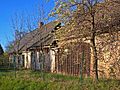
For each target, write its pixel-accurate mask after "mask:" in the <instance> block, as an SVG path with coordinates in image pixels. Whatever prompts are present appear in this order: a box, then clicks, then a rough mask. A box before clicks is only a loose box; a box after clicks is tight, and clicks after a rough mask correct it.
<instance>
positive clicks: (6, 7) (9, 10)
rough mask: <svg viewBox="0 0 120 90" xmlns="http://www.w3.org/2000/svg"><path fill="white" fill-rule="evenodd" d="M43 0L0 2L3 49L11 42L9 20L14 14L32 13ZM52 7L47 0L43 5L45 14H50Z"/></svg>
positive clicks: (11, 34) (0, 41)
mask: <svg viewBox="0 0 120 90" xmlns="http://www.w3.org/2000/svg"><path fill="white" fill-rule="evenodd" d="M43 1H45V0H0V44H1V45H2V47H3V49H4V50H5V47H6V46H7V44H8V43H9V41H12V40H13V36H14V34H13V30H12V27H11V18H12V17H13V16H14V14H15V13H16V12H17V13H21V12H23V11H24V12H26V11H27V12H29V13H32V12H34V10H35V8H36V5H38V4H40V5H41V3H43ZM53 7H54V1H53V0H49V2H48V3H47V5H45V12H48V13H49V12H50V10H52V8H53Z"/></svg>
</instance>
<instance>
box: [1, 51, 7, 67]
mask: <svg viewBox="0 0 120 90" xmlns="http://www.w3.org/2000/svg"><path fill="white" fill-rule="evenodd" d="M8 60H9V56H8V53H4V54H3V55H1V56H0V65H5V66H7V65H8V63H9V61H8Z"/></svg>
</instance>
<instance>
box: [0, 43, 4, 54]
mask: <svg viewBox="0 0 120 90" xmlns="http://www.w3.org/2000/svg"><path fill="white" fill-rule="evenodd" d="M3 53H4V50H3V48H2V46H1V44H0V55H2V54H3Z"/></svg>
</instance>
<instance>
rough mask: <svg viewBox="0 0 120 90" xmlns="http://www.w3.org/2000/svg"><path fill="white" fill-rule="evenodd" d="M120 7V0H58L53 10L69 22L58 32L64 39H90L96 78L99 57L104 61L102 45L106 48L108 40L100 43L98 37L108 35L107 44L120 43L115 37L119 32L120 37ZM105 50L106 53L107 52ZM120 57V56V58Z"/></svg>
mask: <svg viewBox="0 0 120 90" xmlns="http://www.w3.org/2000/svg"><path fill="white" fill-rule="evenodd" d="M119 8H120V3H119V1H118V0H114V1H113V0H57V1H56V6H55V9H54V10H53V12H52V13H51V15H52V16H56V17H58V19H60V20H61V21H63V23H64V25H65V27H63V28H61V29H60V30H59V32H58V34H57V35H58V38H59V39H60V40H61V41H63V40H65V39H68V38H79V41H80V40H81V41H88V40H89V41H90V45H91V48H92V53H91V54H92V55H93V64H94V65H93V70H94V71H95V74H96V78H98V60H101V57H100V56H99V54H100V53H99V52H101V50H100V48H101V49H103V47H104V46H103V47H101V45H103V42H104V41H103V42H101V43H99V44H97V42H96V41H97V38H100V39H103V37H104V39H105V41H106V42H104V44H105V43H107V45H108V44H109V45H108V46H110V47H112V45H111V44H112V43H113V42H116V41H117V42H119V40H118V38H119V37H118V38H117V39H116V40H115V38H114V37H115V36H116V34H115V33H117V34H118V36H119V33H118V32H119V31H120V24H119V19H120V13H119V12H120V9H119ZM106 33H108V35H106ZM98 42H99V40H98ZM117 47H118V46H117ZM116 49H117V48H116ZM118 51H119V50H118ZM102 53H103V54H104V51H103V52H102ZM118 53H119V52H118ZM114 56H116V55H115V53H114V54H112V57H114ZM116 57H117V56H116ZM111 60H114V59H113V58H112V59H111ZM118 60H119V58H118V59H117V60H116V61H118Z"/></svg>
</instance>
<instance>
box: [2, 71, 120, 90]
mask: <svg viewBox="0 0 120 90" xmlns="http://www.w3.org/2000/svg"><path fill="white" fill-rule="evenodd" d="M16 73H17V74H16V78H15V72H14V71H13V70H5V71H4V70H0V90H120V81H119V80H106V79H101V80H99V81H98V82H95V81H94V80H92V79H90V78H87V79H84V80H83V81H82V82H80V79H79V78H78V77H72V76H64V75H59V74H50V73H41V72H39V71H36V72H33V71H30V70H20V71H17V72H16Z"/></svg>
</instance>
